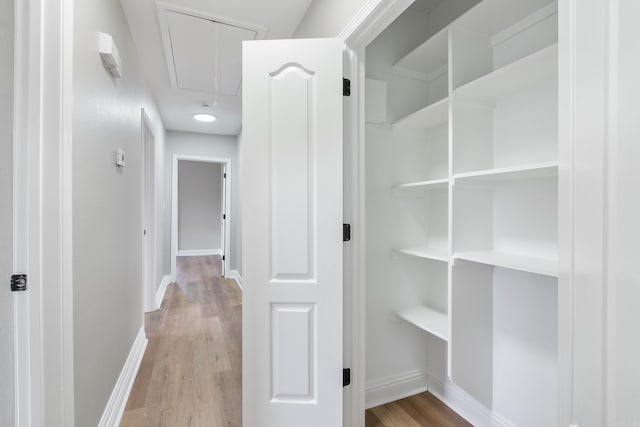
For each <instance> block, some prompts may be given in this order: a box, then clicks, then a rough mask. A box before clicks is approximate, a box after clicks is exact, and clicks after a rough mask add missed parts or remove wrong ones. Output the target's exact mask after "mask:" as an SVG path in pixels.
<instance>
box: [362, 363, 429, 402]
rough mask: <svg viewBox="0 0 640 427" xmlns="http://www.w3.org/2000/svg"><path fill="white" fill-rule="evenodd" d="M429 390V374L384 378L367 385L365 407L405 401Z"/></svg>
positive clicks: (419, 371)
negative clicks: (406, 398)
mask: <svg viewBox="0 0 640 427" xmlns="http://www.w3.org/2000/svg"><path fill="white" fill-rule="evenodd" d="M428 389H429V374H427V372H426V371H421V370H416V371H410V372H407V373H404V374H401V375H394V376H391V377H386V378H382V379H380V380H378V381H375V382H373V383H370V384H368V385H367V389H366V392H365V406H366V408H367V409H369V408H373V407H374V406H380V405H384V404H385V403H389V402H393V401H394V400H399V399H404V398H405V397H409V396H413V395H414V394H418V393H422V392H424V391H427V390H428Z"/></svg>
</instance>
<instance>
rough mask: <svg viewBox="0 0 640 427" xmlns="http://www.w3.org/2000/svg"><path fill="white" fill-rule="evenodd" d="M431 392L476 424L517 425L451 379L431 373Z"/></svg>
mask: <svg viewBox="0 0 640 427" xmlns="http://www.w3.org/2000/svg"><path fill="white" fill-rule="evenodd" d="M429 392H431V394H433V395H434V396H436V397H437V398H438V399H440V400H441V401H442V402H444V403H445V404H446V405H447V406H448V407H450V408H451V409H453V410H454V411H455V412H456V413H458V414H459V415H460V416H461V417H462V418H464V419H466V420H467V421H469V422H470V423H471V424H473V425H474V426H477V427H485V426H487V427H515V426H514V425H513V424H511V423H510V422H509V421H507V420H505V419H504V418H502V417H501V416H500V415H498V414H496V413H495V412H492V411H491V410H490V409H487V407H486V406H484V405H483V404H482V403H480V402H478V401H477V400H476V399H475V398H473V396H471V395H470V394H469V393H467V392H466V391H464V390H463V389H462V388H460V386H458V385H456V384H455V383H453V382H452V381H451V380H449V379H447V380H445V381H444V382H443V381H442V380H440V379H438V378H435V377H433V376H431V375H429Z"/></svg>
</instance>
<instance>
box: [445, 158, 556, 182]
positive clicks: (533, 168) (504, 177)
mask: <svg viewBox="0 0 640 427" xmlns="http://www.w3.org/2000/svg"><path fill="white" fill-rule="evenodd" d="M557 176H558V162H557V161H553V162H542V163H532V164H527V165H520V166H509V167H504V168H496V169H486V170H480V171H473V172H464V173H457V174H454V175H453V180H454V181H453V182H454V185H460V186H464V185H474V184H484V185H486V184H491V183H499V182H503V181H515V180H523V179H536V178H552V177H557Z"/></svg>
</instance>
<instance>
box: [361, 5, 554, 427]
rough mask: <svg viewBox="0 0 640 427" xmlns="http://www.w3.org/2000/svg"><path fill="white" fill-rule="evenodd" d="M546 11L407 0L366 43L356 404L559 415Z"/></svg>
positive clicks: (481, 414)
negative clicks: (361, 374) (427, 403)
mask: <svg viewBox="0 0 640 427" xmlns="http://www.w3.org/2000/svg"><path fill="white" fill-rule="evenodd" d="M557 12H558V8H557V3H556V2H549V1H548V0H481V1H478V0H417V1H416V2H415V3H414V4H413V5H412V6H410V7H409V8H408V9H407V10H406V11H405V12H404V13H403V14H402V15H400V16H399V17H398V18H397V19H396V20H395V21H394V22H393V23H392V24H391V25H390V26H389V27H388V28H387V29H386V30H385V31H384V32H383V33H382V34H380V36H379V37H378V38H377V39H376V40H374V41H373V42H372V43H371V44H370V45H369V47H368V48H367V50H366V77H367V80H366V89H365V102H366V122H367V123H366V129H365V130H366V137H365V141H366V142H365V154H364V155H365V159H364V160H365V169H366V172H365V189H366V190H365V198H366V202H365V203H366V205H365V206H366V207H365V218H366V249H365V263H366V265H365V272H366V278H365V283H366V311H367V318H366V328H367V334H366V342H367V344H366V366H367V370H366V380H367V388H366V404H367V407H372V406H377V405H379V404H382V403H387V402H389V401H393V400H397V399H400V398H403V397H406V396H409V395H412V394H415V393H418V392H422V391H424V390H427V389H428V390H430V391H431V392H432V393H434V394H435V395H436V396H438V397H439V398H441V399H442V400H443V401H444V402H445V403H447V404H448V405H449V406H451V407H452V408H453V409H454V410H456V411H457V412H459V413H460V414H461V415H462V416H464V417H466V418H467V419H468V420H469V421H470V422H472V423H473V424H475V425H485V424H490V423H498V424H503V425H517V426H523V427H526V426H553V425H557V418H558V408H557V401H558V390H557V389H558V385H557V384H558V367H557V364H558V350H557V347H558V346H557V327H558V322H557V317H558V316H557V311H558V310H557V304H558V245H557V241H558V143H559V142H558V48H557V42H558V16H557Z"/></svg>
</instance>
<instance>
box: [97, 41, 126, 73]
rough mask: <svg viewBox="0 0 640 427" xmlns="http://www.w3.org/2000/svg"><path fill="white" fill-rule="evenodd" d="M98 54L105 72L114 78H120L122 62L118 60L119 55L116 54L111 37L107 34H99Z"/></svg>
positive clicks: (116, 49) (114, 44)
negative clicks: (105, 69)
mask: <svg viewBox="0 0 640 427" xmlns="http://www.w3.org/2000/svg"><path fill="white" fill-rule="evenodd" d="M99 52H100V57H101V58H102V62H103V63H104V66H105V67H106V68H107V71H109V74H111V75H112V76H113V77H116V78H118V77H121V76H122V68H121V67H122V62H121V60H120V54H119V53H118V48H117V46H116V43H115V42H114V41H113V37H111V36H110V35H109V34H107V33H100V42H99Z"/></svg>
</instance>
